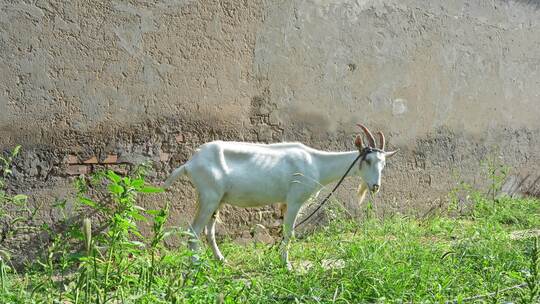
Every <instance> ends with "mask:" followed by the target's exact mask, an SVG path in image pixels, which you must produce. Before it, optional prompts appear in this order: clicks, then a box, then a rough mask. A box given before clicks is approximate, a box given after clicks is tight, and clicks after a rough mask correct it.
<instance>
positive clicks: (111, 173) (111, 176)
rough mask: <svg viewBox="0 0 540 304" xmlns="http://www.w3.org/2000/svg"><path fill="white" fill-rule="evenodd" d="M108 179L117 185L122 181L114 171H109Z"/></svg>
mask: <svg viewBox="0 0 540 304" xmlns="http://www.w3.org/2000/svg"><path fill="white" fill-rule="evenodd" d="M107 177H108V178H109V179H110V180H111V181H113V182H115V183H119V182H120V181H121V180H122V178H121V177H120V176H119V175H118V174H116V173H114V171H112V170H109V171H107Z"/></svg>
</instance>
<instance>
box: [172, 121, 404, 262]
mask: <svg viewBox="0 0 540 304" xmlns="http://www.w3.org/2000/svg"><path fill="white" fill-rule="evenodd" d="M359 126H360V127H361V128H362V130H363V131H364V132H365V134H366V136H367V138H368V141H369V146H367V147H364V145H363V144H362V139H361V137H360V136H357V137H356V140H355V145H356V147H357V150H354V151H350V152H324V151H319V150H316V149H313V148H310V147H307V146H305V145H303V144H301V143H278V144H255V143H242V142H224V141H213V142H210V143H206V144H204V145H202V146H201V147H200V148H199V149H198V151H197V152H196V153H195V154H194V155H193V157H192V158H191V159H190V160H189V161H188V162H186V163H185V164H184V165H182V166H180V167H179V168H177V169H175V170H174V171H173V173H172V174H171V176H170V177H169V178H168V179H167V180H166V181H165V183H164V187H165V188H169V187H170V186H171V184H172V183H173V182H174V180H176V179H177V178H178V177H180V176H182V175H187V176H189V178H190V179H191V182H192V183H193V184H194V186H195V188H196V189H197V192H198V204H199V205H198V211H197V215H196V216H195V220H194V221H193V224H192V225H191V227H190V229H191V232H192V234H193V236H194V237H195V239H192V240H190V241H189V247H190V248H191V249H192V250H197V249H198V247H199V245H198V241H197V238H198V236H199V235H200V233H201V232H202V230H203V229H204V227H205V225H206V228H207V232H206V234H207V240H208V243H209V244H210V246H211V247H212V251H213V253H214V256H215V257H216V258H217V259H219V260H224V257H223V255H222V254H221V252H220V250H219V248H218V246H217V244H216V240H215V223H216V217H217V213H218V209H219V207H220V206H221V205H222V204H224V203H227V204H231V205H234V206H240V207H259V206H265V205H269V204H272V203H283V204H285V205H286V212H285V216H284V221H283V234H284V238H283V242H282V244H281V246H282V247H281V258H282V260H283V262H284V263H285V264H286V265H287V267H288V268H290V267H291V266H290V263H289V258H288V244H289V240H290V238H291V237H292V236H293V233H294V231H293V229H294V223H295V220H296V216H297V214H298V211H299V210H300V207H301V206H302V204H303V203H304V202H305V201H306V200H307V199H308V198H309V197H310V196H311V195H312V194H313V193H314V192H316V191H318V190H319V189H320V188H321V186H324V185H327V184H329V183H331V182H334V181H336V180H338V179H339V178H340V177H342V176H343V174H344V173H345V171H346V170H347V168H348V167H349V166H350V165H351V163H352V162H353V161H354V160H355V159H356V157H358V155H359V153H363V155H362V158H361V159H360V160H359V162H358V166H355V168H354V169H353V170H351V171H350V172H349V175H359V176H360V177H361V178H362V183H361V185H360V188H359V197H360V201H361V200H363V198H364V196H365V194H366V192H367V190H368V189H369V190H370V191H372V192H377V191H378V190H379V187H380V185H381V172H382V170H383V168H384V165H385V160H386V158H388V157H391V156H392V155H394V154H395V153H396V152H397V151H392V152H385V151H384V145H385V144H384V142H385V140H384V135H383V133H382V132H378V134H379V137H380V146H379V148H375V139H374V137H373V135H372V134H371V132H370V131H369V130H368V129H367V128H366V127H364V126H363V125H359Z"/></svg>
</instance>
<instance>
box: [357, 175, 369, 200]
mask: <svg viewBox="0 0 540 304" xmlns="http://www.w3.org/2000/svg"><path fill="white" fill-rule="evenodd" d="M368 190H369V187H368V186H367V185H366V183H365V182H364V181H360V185H359V186H358V193H357V195H358V205H359V206H361V205H362V203H363V202H364V199H365V198H366V193H367V192H368Z"/></svg>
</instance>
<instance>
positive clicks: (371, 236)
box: [0, 195, 540, 303]
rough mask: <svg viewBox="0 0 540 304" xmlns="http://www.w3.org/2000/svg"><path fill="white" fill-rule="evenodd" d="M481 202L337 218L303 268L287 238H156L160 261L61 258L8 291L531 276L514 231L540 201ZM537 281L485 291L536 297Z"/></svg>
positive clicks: (368, 296) (213, 295)
mask: <svg viewBox="0 0 540 304" xmlns="http://www.w3.org/2000/svg"><path fill="white" fill-rule="evenodd" d="M473 202H474V204H475V207H474V208H473V211H472V212H471V214H470V215H468V216H464V217H460V218H446V217H442V216H434V217H431V218H429V219H425V220H418V219H414V218H409V217H405V216H401V215H397V214H396V215H394V216H392V217H389V218H385V219H371V220H366V221H363V222H360V223H358V222H355V221H351V220H337V221H334V222H333V223H331V224H330V225H329V226H327V227H324V228H321V229H320V230H319V231H317V232H316V233H313V234H311V235H309V236H307V237H305V238H303V239H299V240H295V241H293V242H292V245H291V254H290V257H291V259H292V261H293V265H294V266H295V270H294V271H292V272H289V271H287V270H286V269H285V268H284V267H282V265H281V263H280V260H279V254H278V252H277V249H276V247H270V246H267V245H262V244H253V245H249V246H247V247H243V246H240V245H236V244H234V243H232V242H228V241H226V242H224V243H221V244H220V247H221V248H222V251H223V253H224V255H225V257H226V258H227V259H228V261H227V263H225V264H220V263H219V262H217V261H214V260H213V259H212V258H211V256H210V255H211V254H210V250H206V251H203V252H202V253H201V260H200V262H199V263H197V264H193V263H191V262H190V261H191V253H190V252H189V251H187V250H186V249H185V246H182V247H181V248H179V249H177V250H165V249H159V250H157V249H155V248H154V249H153V250H154V251H153V252H154V253H156V252H157V253H156V254H155V262H154V264H153V266H152V263H151V261H152V259H151V254H150V252H151V251H149V250H139V251H137V252H136V254H130V255H128V256H127V258H126V259H125V260H123V259H122V260H117V261H116V262H115V261H111V262H107V261H106V260H105V258H106V257H100V256H99V254H98V256H97V258H96V257H94V258H95V259H97V260H98V261H94V260H93V259H94V258H92V257H89V258H88V259H86V260H84V259H82V260H81V259H78V260H76V262H73V264H71V268H69V267H68V270H67V271H65V272H64V276H63V277H62V276H61V275H60V274H59V269H60V266H59V265H53V266H52V267H48V268H47V267H43V266H41V267H40V266H34V267H33V268H30V269H29V270H27V271H26V272H25V273H24V274H23V273H19V274H17V273H14V272H11V271H7V273H5V274H3V275H2V282H1V283H2V285H1V286H2V290H1V291H0V303H85V302H87V303H366V302H369V303H371V302H376V303H404V302H407V303H411V302H414V303H419V302H429V303H444V302H446V301H450V300H458V302H459V301H461V299H464V298H468V297H472V296H476V295H485V294H488V293H497V291H498V290H499V291H500V290H504V289H505V288H507V287H511V286H515V285H518V284H521V283H523V282H524V281H525V280H526V279H527V278H529V279H530V278H531V277H532V276H533V275H534V271H533V268H534V267H536V268H538V265H536V266H534V265H533V266H531V264H532V262H533V260H534V258H533V257H532V254H531V250H532V248H533V244H534V238H523V239H515V238H514V237H512V236H513V234H512V232H514V231H520V230H527V229H540V202H539V201H538V200H534V199H511V198H501V199H497V200H489V199H486V198H484V197H482V196H480V195H476V196H474V197H473ZM117 250H120V249H117ZM81 261H82V262H81ZM54 263H59V262H54ZM107 263H109V264H107ZM328 263H330V264H332V263H333V264H337V267H336V265H334V267H325V266H326V264H328ZM106 269H107V271H108V278H107V280H108V282H107V283H105V279H104V276H105V274H106ZM51 272H52V274H51ZM0 274H1V273H0ZM537 284H538V281H535V283H534V284H533V285H532V287H530V288H527V287H522V288H514V289H511V290H508V291H502V292H498V293H497V294H496V295H492V296H488V297H484V298H481V299H480V300H479V301H481V302H489V303H503V302H505V301H517V302H519V301H522V302H524V303H527V297H528V296H529V295H530V294H531V293H532V292H533V291H531V290H532V289H533V288H534V286H536V287H537V288H538V285H537ZM86 293H88V297H86V296H87V294H86Z"/></svg>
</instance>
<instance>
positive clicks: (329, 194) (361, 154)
mask: <svg viewBox="0 0 540 304" xmlns="http://www.w3.org/2000/svg"><path fill="white" fill-rule="evenodd" d="M370 152H372V151H366V149H364V150H362V153H360V154H358V156H357V157H356V158H355V159H354V161H353V162H352V164H351V165H350V166H349V168H348V169H347V171H345V174H343V176H342V177H341V179H340V180H339V182H338V183H337V184H336V185H335V186H334V189H332V191H330V193H328V195H327V196H326V197H325V198H324V199H323V200H322V202H321V203H320V204H319V206H317V208H315V210H313V212H311V213H310V214H309V215H308V216H307V217H306V218H304V219H303V220H302V221H300V223H297V224H296V225H294V228H297V227H298V226H300V225H302V224H304V223H305V222H307V221H308V220H309V219H310V218H311V217H312V216H313V215H314V214H315V213H317V211H319V209H321V207H322V206H323V205H324V204H325V203H326V202H327V201H328V199H329V198H330V197H331V196H332V194H334V192H336V190H337V188H338V187H339V186H340V185H341V183H342V182H343V180H344V179H345V177H347V175H348V174H349V172H350V171H351V169H352V168H353V167H354V164H356V162H357V161H358V160H359V159H360V158H362V160H364V159H365V158H366V155H367V154H368V153H370ZM362 160H361V161H360V162H362Z"/></svg>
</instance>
